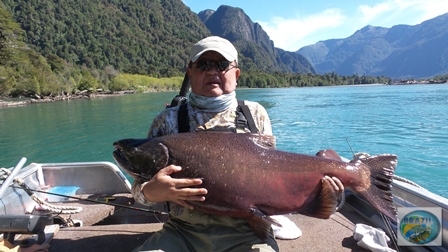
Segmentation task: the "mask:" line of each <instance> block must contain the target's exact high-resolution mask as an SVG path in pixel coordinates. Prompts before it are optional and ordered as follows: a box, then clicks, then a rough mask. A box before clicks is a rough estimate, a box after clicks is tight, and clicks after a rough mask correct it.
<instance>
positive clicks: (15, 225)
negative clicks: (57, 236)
mask: <svg viewBox="0 0 448 252" xmlns="http://www.w3.org/2000/svg"><path fill="white" fill-rule="evenodd" d="M51 224H53V218H52V217H51V216H49V215H48V216H47V215H44V216H42V215H0V233H3V239H5V240H8V241H9V242H10V243H11V244H12V243H14V237H15V235H16V234H37V237H38V238H37V243H38V244H42V243H43V242H44V241H45V231H44V230H45V227H46V226H47V225H51Z"/></svg>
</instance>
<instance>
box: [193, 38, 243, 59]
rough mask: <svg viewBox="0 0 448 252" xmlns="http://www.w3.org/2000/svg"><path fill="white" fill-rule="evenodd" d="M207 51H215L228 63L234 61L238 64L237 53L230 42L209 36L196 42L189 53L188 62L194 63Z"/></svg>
mask: <svg viewBox="0 0 448 252" xmlns="http://www.w3.org/2000/svg"><path fill="white" fill-rule="evenodd" d="M207 51H215V52H218V53H219V54H221V55H222V56H224V58H226V59H227V60H228V61H234V60H235V61H236V63H238V52H237V50H236V48H235V47H234V46H233V44H232V43H230V41H228V40H227V39H224V38H221V37H218V36H210V37H207V38H204V39H202V40H200V41H198V42H197V43H196V44H194V45H193V47H192V48H191V51H190V60H191V62H195V61H196V60H197V59H198V58H199V57H200V56H201V55H202V54H203V53H205V52H207Z"/></svg>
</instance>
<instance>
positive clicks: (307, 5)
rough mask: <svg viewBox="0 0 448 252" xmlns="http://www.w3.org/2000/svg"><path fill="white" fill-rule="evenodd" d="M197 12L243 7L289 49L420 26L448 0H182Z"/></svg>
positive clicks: (443, 10) (446, 6)
mask: <svg viewBox="0 0 448 252" xmlns="http://www.w3.org/2000/svg"><path fill="white" fill-rule="evenodd" d="M183 2H184V4H185V5H186V6H188V7H189V8H190V9H191V10H192V11H193V12H195V13H199V12H200V11H203V10H206V9H211V10H217V9H218V7H219V6H221V5H228V6H232V7H238V8H241V9H243V10H244V12H245V13H246V15H248V16H249V18H250V19H251V20H252V22H256V23H259V24H260V25H261V26H262V28H263V30H264V31H265V32H266V33H267V34H268V35H269V37H270V39H271V40H272V41H274V46H275V47H277V48H281V49H283V50H286V51H294V52H295V51H297V50H299V49H300V48H302V47H304V46H307V45H312V44H315V43H317V42H319V41H322V40H328V39H338V38H347V37H349V36H350V35H352V34H353V33H355V32H356V31H357V30H360V29H361V28H363V27H365V26H366V25H372V26H380V27H385V28H390V27H392V26H394V25H398V24H406V25H416V24H420V23H422V22H423V21H425V20H428V19H431V18H434V17H437V16H439V15H442V14H445V13H448V0H377V1H375V0H309V1H306V0H304V1H300V0H275V1H268V0H266V1H260V0H227V1H226V0H221V1H218V0H207V1H202V0H183Z"/></svg>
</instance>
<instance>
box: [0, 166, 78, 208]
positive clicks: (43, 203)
mask: <svg viewBox="0 0 448 252" xmlns="http://www.w3.org/2000/svg"><path fill="white" fill-rule="evenodd" d="M0 171H2V172H3V174H2V175H0V179H1V180H5V179H6V178H7V177H8V176H9V174H10V173H11V171H10V170H9V169H6V168H1V169H0ZM13 182H15V183H17V184H18V185H19V186H20V187H22V188H23V190H25V192H26V193H27V194H28V195H29V196H30V197H31V199H33V200H34V201H35V202H36V203H37V204H38V205H39V206H40V207H42V209H44V210H46V211H49V212H50V213H54V214H75V213H79V212H81V211H82V207H77V206H58V205H53V204H50V203H48V202H46V201H45V200H43V199H41V198H39V197H38V196H37V195H36V194H35V193H34V192H33V191H31V188H30V187H28V186H27V185H26V184H25V181H23V179H21V178H19V177H15V178H14V179H13Z"/></svg>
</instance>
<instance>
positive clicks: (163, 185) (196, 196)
mask: <svg viewBox="0 0 448 252" xmlns="http://www.w3.org/2000/svg"><path fill="white" fill-rule="evenodd" d="M181 170H182V168H181V167H180V166H176V165H170V166H167V167H165V168H163V169H161V170H160V171H159V172H158V173H157V174H156V175H155V176H154V177H153V178H152V179H151V180H149V181H148V182H147V183H146V184H145V185H144V186H143V187H142V193H143V194H144V195H145V197H146V199H148V200H149V201H152V202H163V201H172V202H174V203H177V204H179V205H181V206H184V207H188V208H193V207H192V206H191V205H190V204H188V203H187V201H204V200H205V194H207V189H205V188H196V186H198V185H201V184H202V179H199V178H196V179H190V178H188V179H187V178H185V179H184V178H182V179H179V178H172V177H171V175H172V174H173V173H176V172H179V171H181Z"/></svg>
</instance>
